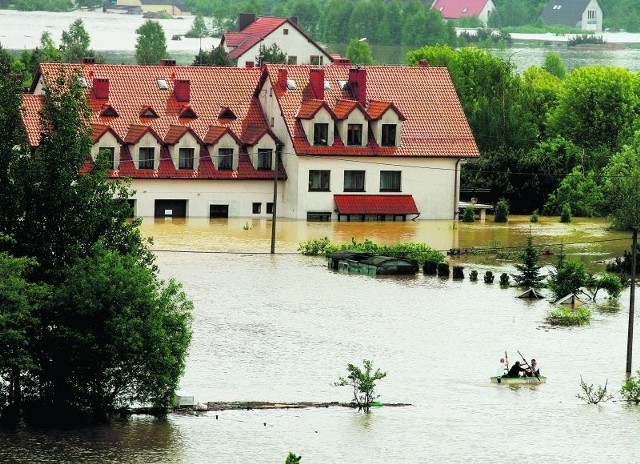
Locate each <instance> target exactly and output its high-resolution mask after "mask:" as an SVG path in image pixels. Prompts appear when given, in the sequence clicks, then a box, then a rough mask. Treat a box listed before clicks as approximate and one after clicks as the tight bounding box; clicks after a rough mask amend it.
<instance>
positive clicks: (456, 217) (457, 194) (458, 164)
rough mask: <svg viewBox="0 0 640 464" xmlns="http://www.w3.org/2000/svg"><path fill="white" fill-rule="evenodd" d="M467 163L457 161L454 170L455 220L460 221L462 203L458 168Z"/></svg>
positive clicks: (461, 159)
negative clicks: (459, 213) (459, 209)
mask: <svg viewBox="0 0 640 464" xmlns="http://www.w3.org/2000/svg"><path fill="white" fill-rule="evenodd" d="M464 162H466V160H465V159H463V158H458V161H456V167H455V169H454V170H453V220H454V221H455V220H456V219H458V202H459V201H460V192H459V191H458V189H459V186H458V166H460V164H461V163H464Z"/></svg>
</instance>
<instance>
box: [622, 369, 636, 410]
mask: <svg viewBox="0 0 640 464" xmlns="http://www.w3.org/2000/svg"><path fill="white" fill-rule="evenodd" d="M620 393H621V394H622V397H623V398H624V399H625V400H627V401H629V402H632V403H635V404H638V403H640V370H638V371H636V375H632V376H630V377H627V378H626V379H624V382H622V388H621V389H620Z"/></svg>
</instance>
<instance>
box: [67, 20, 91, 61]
mask: <svg viewBox="0 0 640 464" xmlns="http://www.w3.org/2000/svg"><path fill="white" fill-rule="evenodd" d="M90 45H91V37H89V33H88V32H87V30H86V29H85V28H84V23H83V22H82V20H81V19H76V20H75V21H74V22H73V23H71V26H70V27H69V30H68V31H62V43H61V44H60V50H61V53H62V61H64V62H65V63H77V62H79V61H80V60H81V59H82V58H84V57H86V56H90V55H91V52H90V51H89V46H90Z"/></svg>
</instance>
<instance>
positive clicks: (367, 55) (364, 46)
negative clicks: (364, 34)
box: [345, 39, 373, 65]
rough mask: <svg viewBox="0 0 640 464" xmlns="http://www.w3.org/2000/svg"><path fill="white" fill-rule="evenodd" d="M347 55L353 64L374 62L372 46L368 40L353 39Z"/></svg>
mask: <svg viewBox="0 0 640 464" xmlns="http://www.w3.org/2000/svg"><path fill="white" fill-rule="evenodd" d="M345 55H347V58H348V59H349V60H350V61H351V62H352V63H353V64H364V65H369V64H373V55H372V54H371V47H369V44H368V43H367V41H366V40H358V39H351V42H349V46H348V47H347V51H346V52H345Z"/></svg>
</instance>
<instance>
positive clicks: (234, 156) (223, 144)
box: [207, 133, 240, 170]
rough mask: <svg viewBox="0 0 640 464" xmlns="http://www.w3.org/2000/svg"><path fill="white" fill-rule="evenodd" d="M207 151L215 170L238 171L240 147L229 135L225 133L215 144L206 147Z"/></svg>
mask: <svg viewBox="0 0 640 464" xmlns="http://www.w3.org/2000/svg"><path fill="white" fill-rule="evenodd" d="M207 151H208V153H209V156H211V161H212V162H213V165H214V166H215V168H216V169H220V170H234V169H238V159H239V158H238V157H239V151H240V147H238V143H237V142H236V139H234V138H233V137H232V136H231V135H230V134H228V133H226V134H224V135H223V136H222V137H220V138H219V139H218V140H217V141H216V143H214V144H212V145H208V146H207Z"/></svg>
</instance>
